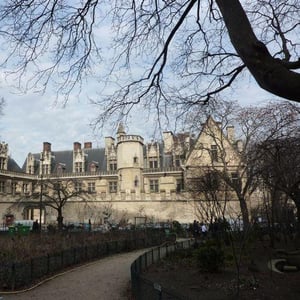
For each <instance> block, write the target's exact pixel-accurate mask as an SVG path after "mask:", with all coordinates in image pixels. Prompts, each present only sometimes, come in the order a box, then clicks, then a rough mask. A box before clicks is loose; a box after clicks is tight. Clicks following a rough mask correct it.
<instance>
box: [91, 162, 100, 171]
mask: <svg viewBox="0 0 300 300" xmlns="http://www.w3.org/2000/svg"><path fill="white" fill-rule="evenodd" d="M97 169H98V163H97V162H92V163H91V164H90V172H96V171H97Z"/></svg>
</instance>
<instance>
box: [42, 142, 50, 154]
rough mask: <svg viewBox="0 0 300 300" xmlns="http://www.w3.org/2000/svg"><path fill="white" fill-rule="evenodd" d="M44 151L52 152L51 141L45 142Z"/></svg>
mask: <svg viewBox="0 0 300 300" xmlns="http://www.w3.org/2000/svg"><path fill="white" fill-rule="evenodd" d="M43 152H51V143H48V142H44V143H43Z"/></svg>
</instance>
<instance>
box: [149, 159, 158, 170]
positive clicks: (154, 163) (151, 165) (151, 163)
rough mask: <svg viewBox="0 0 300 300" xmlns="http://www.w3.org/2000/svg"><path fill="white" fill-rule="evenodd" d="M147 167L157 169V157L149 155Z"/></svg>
mask: <svg viewBox="0 0 300 300" xmlns="http://www.w3.org/2000/svg"><path fill="white" fill-rule="evenodd" d="M149 168H150V169H157V168H158V161H157V157H150V158H149Z"/></svg>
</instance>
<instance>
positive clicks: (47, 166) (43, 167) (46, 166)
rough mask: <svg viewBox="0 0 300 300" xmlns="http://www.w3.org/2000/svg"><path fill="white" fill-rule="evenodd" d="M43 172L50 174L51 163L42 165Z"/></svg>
mask: <svg viewBox="0 0 300 300" xmlns="http://www.w3.org/2000/svg"><path fill="white" fill-rule="evenodd" d="M42 174H50V169H49V165H47V164H45V165H42Z"/></svg>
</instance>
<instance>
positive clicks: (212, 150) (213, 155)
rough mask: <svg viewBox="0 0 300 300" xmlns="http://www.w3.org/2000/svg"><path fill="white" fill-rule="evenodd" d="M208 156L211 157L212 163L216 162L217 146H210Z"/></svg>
mask: <svg viewBox="0 0 300 300" xmlns="http://www.w3.org/2000/svg"><path fill="white" fill-rule="evenodd" d="M210 155H211V160H212V161H218V146H217V145H211V147H210Z"/></svg>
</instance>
